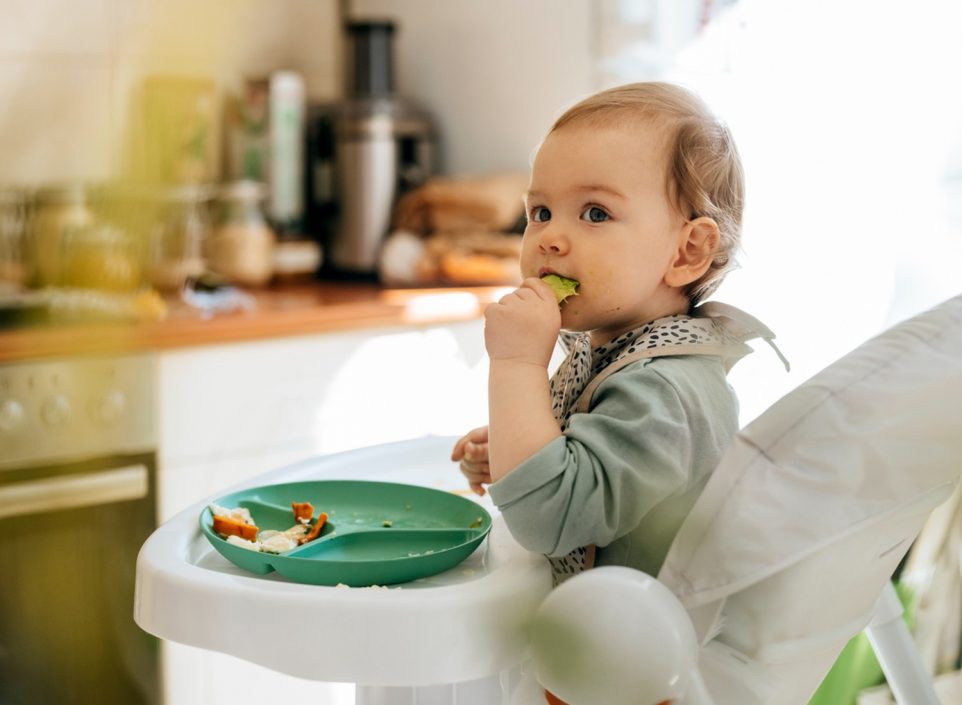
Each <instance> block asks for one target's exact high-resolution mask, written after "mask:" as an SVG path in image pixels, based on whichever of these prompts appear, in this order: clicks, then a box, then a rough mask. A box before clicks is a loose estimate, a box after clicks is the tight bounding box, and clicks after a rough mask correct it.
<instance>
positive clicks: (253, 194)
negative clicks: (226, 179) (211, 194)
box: [217, 179, 267, 201]
mask: <svg viewBox="0 0 962 705" xmlns="http://www.w3.org/2000/svg"><path fill="white" fill-rule="evenodd" d="M217 197H218V198H219V199H220V200H222V201H262V200H264V199H265V198H267V184H264V183H262V182H260V181H254V180H252V179H242V180H240V181H232V182H231V183H228V184H224V185H223V186H221V187H220V189H219V190H218V192H217Z"/></svg>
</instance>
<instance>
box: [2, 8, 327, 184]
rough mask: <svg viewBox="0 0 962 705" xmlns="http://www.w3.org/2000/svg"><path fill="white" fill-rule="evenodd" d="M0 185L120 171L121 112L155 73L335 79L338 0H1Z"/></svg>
mask: <svg viewBox="0 0 962 705" xmlns="http://www.w3.org/2000/svg"><path fill="white" fill-rule="evenodd" d="M0 17H3V23H2V24H0V105H2V106H3V109H2V111H0V185H2V184H12V185H20V184H25V185H33V184H37V183H43V182H50V181H61V180H71V179H80V180H98V179H105V178H109V177H111V176H114V175H117V174H118V171H119V169H120V165H121V164H122V154H121V150H122V149H123V145H124V138H123V134H124V129H125V121H126V119H127V117H128V115H129V112H130V111H129V107H130V103H131V100H132V97H133V95H134V92H135V90H136V88H137V86H138V85H139V83H140V80H141V79H142V78H143V77H144V76H147V75H151V74H164V75H175V76H181V77H184V76H188V77H207V78H211V79H213V80H214V81H216V83H217V86H218V90H219V91H220V92H221V94H223V93H224V92H225V91H228V90H232V89H234V88H235V87H236V86H238V85H239V83H240V79H241V77H242V76H256V75H266V74H268V73H270V72H271V71H274V70H277V69H293V70H296V71H299V72H301V73H302V74H303V75H304V78H305V81H306V85H307V91H308V95H309V97H310V98H312V99H318V100H324V99H330V98H333V97H335V96H336V95H338V94H339V92H340V89H341V88H340V84H341V73H342V72H341V47H340V29H339V20H338V9H337V0H203V2H196V1H195V0H0Z"/></svg>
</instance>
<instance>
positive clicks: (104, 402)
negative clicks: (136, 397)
mask: <svg viewBox="0 0 962 705" xmlns="http://www.w3.org/2000/svg"><path fill="white" fill-rule="evenodd" d="M126 408H127V395H126V394H124V393H123V392H122V391H120V390H119V389H114V390H111V391H109V392H107V393H106V394H104V395H103V396H102V397H100V398H99V399H97V400H96V401H95V402H94V405H93V407H92V408H91V409H90V412H91V415H92V416H93V417H94V421H96V422H97V423H99V424H103V425H104V426H113V425H114V424H115V423H117V421H119V420H120V417H121V416H123V414H124V410H126Z"/></svg>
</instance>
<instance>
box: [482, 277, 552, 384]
mask: <svg viewBox="0 0 962 705" xmlns="http://www.w3.org/2000/svg"><path fill="white" fill-rule="evenodd" d="M560 332H561V311H560V309H559V308H558V300H557V299H556V298H555V295H554V292H552V291H551V287H549V286H548V285H547V284H545V283H544V282H543V281H541V280H540V279H536V278H533V277H532V278H529V279H525V280H524V281H523V282H522V283H521V286H520V287H519V288H517V289H516V290H514V291H512V292H511V293H510V294H508V295H506V296H504V297H502V298H501V300H500V301H498V302H497V303H494V304H489V305H488V306H487V307H486V308H485V309H484V344H485V347H486V348H487V351H488V357H489V358H491V359H492V360H515V361H519V362H527V363H532V364H536V365H540V366H542V367H544V368H545V369H547V367H548V363H549V362H550V361H551V353H552V352H553V351H554V346H555V343H556V342H557V340H558V333H560Z"/></svg>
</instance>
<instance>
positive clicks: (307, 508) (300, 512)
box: [291, 502, 314, 524]
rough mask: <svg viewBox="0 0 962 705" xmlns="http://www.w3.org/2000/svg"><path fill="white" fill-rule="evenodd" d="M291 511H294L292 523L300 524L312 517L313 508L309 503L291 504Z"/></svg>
mask: <svg viewBox="0 0 962 705" xmlns="http://www.w3.org/2000/svg"><path fill="white" fill-rule="evenodd" d="M291 509H293V510H294V521H296V522H298V523H301V524H303V523H305V522H308V521H310V520H311V518H312V517H313V516H314V507H313V505H312V504H311V503H310V502H291Z"/></svg>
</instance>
